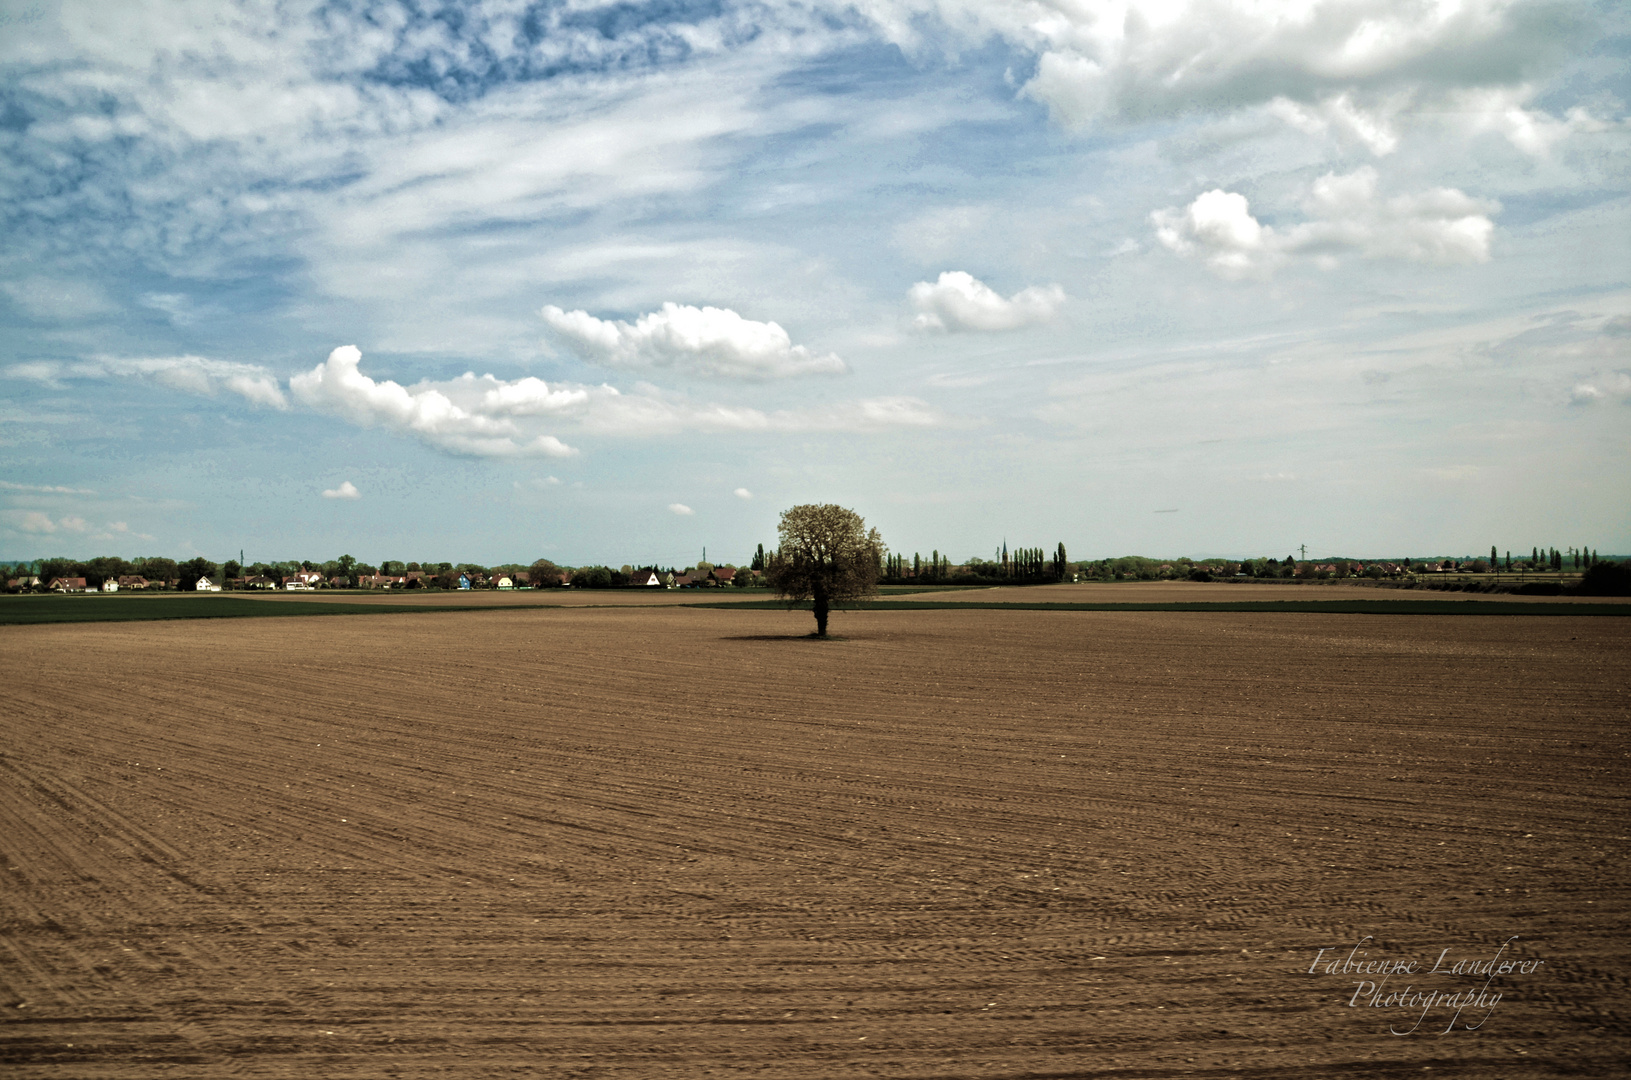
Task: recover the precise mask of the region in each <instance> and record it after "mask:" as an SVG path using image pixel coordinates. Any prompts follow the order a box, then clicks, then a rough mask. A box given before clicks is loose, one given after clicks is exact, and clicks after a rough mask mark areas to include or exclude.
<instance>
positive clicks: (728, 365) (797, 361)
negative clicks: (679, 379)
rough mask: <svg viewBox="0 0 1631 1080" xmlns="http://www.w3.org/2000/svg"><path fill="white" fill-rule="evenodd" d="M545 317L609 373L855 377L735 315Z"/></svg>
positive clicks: (670, 311) (708, 310)
mask: <svg viewBox="0 0 1631 1080" xmlns="http://www.w3.org/2000/svg"><path fill="white" fill-rule="evenodd" d="M540 314H541V315H543V317H544V321H545V322H547V323H549V325H550V327H551V328H553V329H554V330H555V332H556V333H558V334H560V335H561V336H562V337H563V338H565V339H566V341H567V343H568V344H569V345H571V347H572V349H573V351H574V352H576V353H577V354H578V355H579V356H582V357H583V358H584V359H586V360H590V361H592V362H594V363H598V364H604V365H606V366H608V367H618V368H627V369H631V370H636V371H638V370H649V369H668V370H673V371H677V372H681V373H683V374H687V375H699V376H707V377H713V378H727V379H780V378H789V377H793V376H798V375H841V374H843V373H844V372H846V371H848V370H849V369H848V368H847V367H846V366H845V364H844V361H842V360H840V359H839V358H838V357H837V356H835V355H834V354H832V353H827V354H826V355H822V356H818V355H816V354H814V353H812V352H811V351H810V350H809V349H807V348H805V347H804V346H803V345H794V344H793V342H792V339H791V338H789V337H788V335H787V331H786V330H783V329H782V328H781V327H780V326H779V325H777V324H776V323H773V322H755V321H753V320H751V319H744V318H742V316H740V315H738V314H737V313H736V312H734V311H732V310H730V309H729V308H716V307H703V308H697V307H691V306H690V305H687V304H675V303H672V302H669V303H665V304H663V306H662V309H661V310H660V311H653V312H649V313H647V314H645V315H642V316H640V317H639V318H638V319H636V320H635V321H634V322H633V323H629V322H624V321H622V320H618V321H616V322H612V321H609V320H604V319H597V318H595V317H594V316H593V315H590V314H589V313H588V312H586V311H562V310H561V309H560V308H558V307H556V306H554V305H553V304H550V305H547V306H545V307H544V309H543V310H542V311H541V312H540Z"/></svg>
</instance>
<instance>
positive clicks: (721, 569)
mask: <svg viewBox="0 0 1631 1080" xmlns="http://www.w3.org/2000/svg"><path fill="white" fill-rule="evenodd" d="M773 557H774V554H773V553H772V554H771V555H768V556H767V555H766V553H765V550H764V547H763V545H760V547H759V548H758V551H757V552H756V553H755V555H754V556H753V558H752V560H751V562H750V564H749V565H747V566H733V565H730V564H723V565H715V564H713V563H710V562H708V561H707V560H706V559H703V560H701V561H699V562H697V563H696V564H695V565H692V566H688V567H686V568H684V569H683V570H682V569H677V568H674V567H669V568H668V569H663V568H661V567H658V566H644V567H634V566H628V565H625V566H621V567H617V568H615V569H614V568H612V567H608V566H601V565H594V566H583V567H576V568H573V567H562V566H558V565H556V564H555V563H553V562H551V561H549V560H548V559H539V560H536V561H534V562H533V563H531V564H530V565H525V566H523V565H522V564H508V565H504V566H497V567H484V566H478V565H475V564H473V563H460V564H453V563H446V562H443V563H434V564H433V563H418V562H408V563H401V562H395V561H392V560H386V561H384V562H382V563H381V564H380V565H378V566H373V565H369V564H365V563H361V562H358V561H357V560H356V559H354V558H352V557H351V556H350V555H342V556H341V557H340V558H338V559H334V560H331V561H328V562H324V563H315V562H311V561H303V562H286V563H253V564H249V565H247V566H246V565H244V564H243V563H241V562H240V561H238V560H231V559H229V560H227V561H226V562H224V563H219V564H218V563H215V562H212V561H210V560H208V559H204V558H202V557H199V558H194V559H190V560H187V561H184V562H177V561H175V560H173V559H168V558H162V557H155V558H145V559H135V560H128V561H127V560H125V559H122V558H120V557H118V556H100V557H98V558H95V559H89V560H83V561H76V560H71V559H66V558H53V559H41V560H34V561H33V562H28V563H14V564H12V565H11V568H10V569H11V572H10V574H9V575H8V576H7V578H6V579H5V590H6V591H7V592H10V593H19V592H41V593H89V592H101V593H115V592H134V591H173V592H174V591H180V592H223V591H228V592H270V591H277V592H313V591H316V590H319V589H357V590H386V589H437V590H481V589H496V590H514V589H557V588H590V589H609V588H638V589H658V588H661V589H720V588H737V589H742V588H762V587H764V586H765V585H766V581H765V574H764V570H765V566H766V564H767V559H769V558H773ZM1598 561H1599V557H1598V555H1597V553H1596V552H1595V551H1593V550H1590V549H1586V548H1570V549H1567V550H1559V549H1557V548H1544V549H1543V548H1539V547H1536V548H1533V549H1531V551H1530V554H1529V556H1528V557H1524V556H1522V554H1521V553H1520V555H1519V557H1518V558H1517V559H1514V558H1513V557H1512V554H1511V552H1507V553H1505V555H1504V557H1502V556H1501V555H1499V554H1498V553H1497V552H1496V551H1495V550H1494V549H1491V551H1490V557H1489V558H1488V559H1485V558H1482V557H1478V558H1474V557H1472V556H1461V557H1458V558H1443V557H1433V558H1428V559H1398V560H1372V561H1364V560H1355V559H1329V558H1328V559H1323V560H1309V559H1296V558H1293V557H1290V556H1287V557H1286V558H1285V559H1275V558H1262V559H1244V560H1228V559H1199V560H1196V559H1189V558H1178V559H1170V560H1158V559H1151V558H1146V557H1143V556H1136V555H1130V556H1123V557H1121V558H1115V559H1098V560H1088V561H1076V562H1072V561H1070V560H1068V559H1067V558H1066V555H1065V548H1064V545H1063V544H1060V545H1058V547H1057V548H1056V549H1055V550H1054V551H1053V552H1051V553H1050V552H1044V551H1043V550H1042V549H1041V548H1023V549H1016V550H1014V551H1012V552H1010V551H1009V550H1008V548H1007V546H1006V545H1004V546H1003V548H1002V549H1000V550H999V551H997V552H995V553H994V555H993V558H991V559H982V558H978V557H971V558H969V559H967V560H965V561H964V562H961V563H957V564H953V563H951V562H950V560H948V559H945V558H944V557H942V556H941V555H940V553H939V552H938V551H936V552H933V553H932V554H931V555H929V556H923V555H921V554H914V555H913V556H912V557H911V558H910V559H908V558H907V557H906V556H905V555H904V554H892V555H888V556H886V557H885V558H884V559H883V561H882V562H881V563H880V565H879V581H880V583H881V584H885V585H925V584H938V585H993V584H1007V585H1016V584H1049V583H1059V582H1082V581H1176V580H1187V581H1224V582H1231V581H1234V582H1238V581H1262V582H1270V581H1282V582H1287V583H1295V582H1304V581H1331V580H1342V579H1370V580H1372V581H1374V582H1378V583H1381V582H1392V583H1399V584H1403V583H1413V582H1417V581H1419V580H1421V579H1424V578H1425V579H1428V580H1431V579H1433V578H1456V579H1464V578H1467V577H1468V576H1472V577H1474V578H1485V579H1492V580H1490V584H1491V585H1493V584H1494V583H1495V582H1496V581H1499V580H1500V579H1501V578H1503V577H1505V576H1508V575H1517V576H1519V577H1520V578H1525V579H1527V578H1530V577H1532V576H1535V575H1542V576H1551V577H1554V578H1563V577H1565V576H1567V575H1570V574H1578V573H1580V572H1582V571H1584V570H1586V569H1589V568H1590V567H1591V566H1593V565H1595V564H1596V563H1597V562H1598Z"/></svg>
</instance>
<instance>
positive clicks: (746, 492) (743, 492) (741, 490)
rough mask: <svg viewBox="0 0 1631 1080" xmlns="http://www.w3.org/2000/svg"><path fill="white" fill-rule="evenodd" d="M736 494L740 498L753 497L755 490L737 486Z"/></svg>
mask: <svg viewBox="0 0 1631 1080" xmlns="http://www.w3.org/2000/svg"><path fill="white" fill-rule="evenodd" d="M735 495H736V497H737V498H738V499H751V498H753V492H751V491H749V490H748V489H747V488H737V489H736V491H735Z"/></svg>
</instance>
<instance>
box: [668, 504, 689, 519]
mask: <svg viewBox="0 0 1631 1080" xmlns="http://www.w3.org/2000/svg"><path fill="white" fill-rule="evenodd" d="M668 512H669V513H670V514H678V515H679V516H680V517H691V516H692V515H694V514H695V513H696V511H695V510H693V509H691V508H690V507H689V506H686V505H685V504H684V503H669V504H668Z"/></svg>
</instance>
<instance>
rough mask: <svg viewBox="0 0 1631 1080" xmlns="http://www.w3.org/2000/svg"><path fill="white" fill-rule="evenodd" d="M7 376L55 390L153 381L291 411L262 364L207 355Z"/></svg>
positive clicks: (32, 369) (47, 367)
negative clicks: (67, 385)
mask: <svg viewBox="0 0 1631 1080" xmlns="http://www.w3.org/2000/svg"><path fill="white" fill-rule="evenodd" d="M6 373H7V374H8V375H11V376H13V377H15V378H22V379H33V380H35V381H37V382H43V383H46V384H47V385H53V386H54V385H58V384H60V383H61V381H62V380H64V379H108V378H138V379H151V380H153V381H154V382H158V383H162V384H163V385H165V386H168V387H170V388H171V389H172V390H180V391H182V392H184V393H188V394H197V395H199V396H201V397H214V396H215V395H216V394H217V393H219V392H220V391H222V390H227V391H230V392H232V393H234V394H237V395H239V396H240V397H242V398H244V399H246V400H248V401H251V402H253V403H255V404H257V405H265V406H268V407H270V408H273V409H278V410H283V409H287V408H288V407H289V402H288V399H287V398H285V397H284V396H283V391H282V390H281V389H279V388H278V384H277V380H276V379H274V378H273V377H272V374H271V372H269V371H267V370H266V369H265V368H263V367H261V366H260V365H258V364H244V363H239V362H237V361H233V360H211V359H209V358H207V357H203V356H159V357H143V358H137V359H125V358H119V357H94V358H91V359H87V360H80V361H75V362H73V363H57V362H54V361H36V362H33V363H27V364H14V365H12V366H11V367H10V368H8V369H7V370H6Z"/></svg>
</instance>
